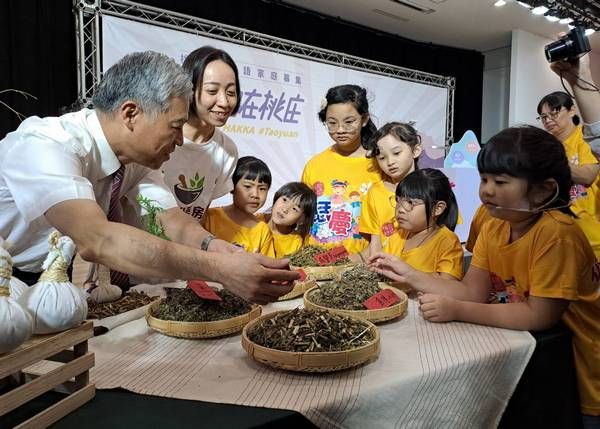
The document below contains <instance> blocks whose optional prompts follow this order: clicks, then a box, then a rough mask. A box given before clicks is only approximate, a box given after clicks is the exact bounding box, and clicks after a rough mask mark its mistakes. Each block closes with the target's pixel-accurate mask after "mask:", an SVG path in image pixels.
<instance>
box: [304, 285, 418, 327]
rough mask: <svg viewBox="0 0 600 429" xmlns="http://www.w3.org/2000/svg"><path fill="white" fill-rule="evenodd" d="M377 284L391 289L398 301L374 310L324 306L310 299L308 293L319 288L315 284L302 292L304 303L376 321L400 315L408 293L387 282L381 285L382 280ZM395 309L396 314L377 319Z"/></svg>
mask: <svg viewBox="0 0 600 429" xmlns="http://www.w3.org/2000/svg"><path fill="white" fill-rule="evenodd" d="M378 286H379V288H380V289H381V290H383V289H391V290H392V291H393V292H394V293H395V294H396V295H398V297H400V301H399V302H397V303H396V304H394V305H390V306H389V307H385V308H378V309H375V310H369V309H364V310H346V309H344V308H335V307H324V306H322V305H320V304H316V303H315V302H314V301H311V300H310V294H311V293H313V292H314V291H316V290H317V289H319V286H318V285H317V286H315V287H312V288H310V289H308V290H307V291H306V292H304V303H305V306H306V303H307V302H308V304H309V305H310V306H311V307H313V308H318V309H319V310H327V311H336V312H342V313H344V314H347V315H349V316H356V317H360V316H364V317H368V318H373V319H375V320H376V321H386V320H391V319H395V318H396V317H399V316H401V315H402V314H403V313H404V311H405V309H404V311H403V307H406V305H407V304H408V295H406V293H405V292H404V291H402V290H400V289H397V288H394V287H393V286H389V285H387V284H385V285H383V284H382V282H378ZM395 310H399V313H398V314H397V315H395V316H393V317H389V318H387V319H377V315H383V314H385V313H390V312H394V311H395Z"/></svg>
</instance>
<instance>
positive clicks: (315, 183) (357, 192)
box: [302, 147, 381, 253]
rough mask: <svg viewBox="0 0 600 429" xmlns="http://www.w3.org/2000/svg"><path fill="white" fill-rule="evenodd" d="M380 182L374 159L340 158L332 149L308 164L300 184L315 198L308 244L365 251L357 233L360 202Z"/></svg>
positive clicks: (364, 246) (349, 250)
mask: <svg viewBox="0 0 600 429" xmlns="http://www.w3.org/2000/svg"><path fill="white" fill-rule="evenodd" d="M380 180H381V174H380V173H379V170H378V169H377V167H376V165H375V163H374V161H373V159H368V158H365V157H356V158H353V157H347V156H342V155H340V154H338V153H337V152H335V150H334V149H332V148H331V147H330V148H328V149H326V150H325V151H323V152H321V153H320V154H318V155H316V156H315V157H313V158H312V159H311V160H310V161H308V163H307V164H306V166H305V167H304V172H303V174H302V182H304V183H306V184H307V185H308V186H309V187H311V188H312V189H313V191H314V192H315V194H316V195H317V210H316V213H315V217H314V222H313V226H312V229H311V235H310V244H318V245H322V246H325V247H334V246H339V245H343V246H344V247H345V248H346V249H347V250H348V252H350V253H356V252H359V251H361V250H363V249H364V248H366V247H367V245H368V242H367V241H366V240H364V239H363V238H362V236H361V235H360V232H359V230H358V225H359V221H360V216H361V208H362V203H363V200H364V198H365V195H366V194H367V191H368V190H369V188H370V187H371V185H372V184H373V183H376V182H379V181H380Z"/></svg>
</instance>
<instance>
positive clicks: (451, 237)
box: [381, 226, 464, 280]
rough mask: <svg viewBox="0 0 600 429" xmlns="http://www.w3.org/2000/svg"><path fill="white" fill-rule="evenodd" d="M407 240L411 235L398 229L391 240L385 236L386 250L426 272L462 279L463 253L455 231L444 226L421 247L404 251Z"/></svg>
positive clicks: (384, 244) (384, 246) (382, 241)
mask: <svg viewBox="0 0 600 429" xmlns="http://www.w3.org/2000/svg"><path fill="white" fill-rule="evenodd" d="M407 237H408V232H407V231H405V230H403V229H397V230H396V232H395V233H394V234H392V235H391V236H389V237H385V238H384V237H382V238H381V245H382V249H383V251H384V252H386V253H390V254H392V255H395V256H397V257H399V258H400V259H402V260H403V261H404V262H406V263H407V264H408V265H410V266H411V267H413V268H415V269H417V270H419V271H423V272H424V273H446V274H450V275H451V276H453V277H455V278H456V279H458V280H460V279H462V277H463V259H464V252H463V249H462V246H461V244H460V240H459V239H458V237H457V235H456V234H455V233H454V232H452V231H450V230H449V229H448V228H446V227H445V226H442V227H440V228H439V229H438V230H437V231H436V233H435V234H434V235H433V236H432V237H431V238H430V239H429V240H427V241H426V242H425V243H423V244H422V245H421V246H418V247H415V248H413V249H410V250H408V251H404V245H405V244H406V239H407Z"/></svg>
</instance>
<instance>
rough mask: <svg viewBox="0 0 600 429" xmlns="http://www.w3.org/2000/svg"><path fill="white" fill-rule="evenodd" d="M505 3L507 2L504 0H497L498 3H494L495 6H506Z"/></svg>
mask: <svg viewBox="0 0 600 429" xmlns="http://www.w3.org/2000/svg"><path fill="white" fill-rule="evenodd" d="M505 4H506V2H505V1H504V0H496V3H494V6H496V7H500V6H504V5H505Z"/></svg>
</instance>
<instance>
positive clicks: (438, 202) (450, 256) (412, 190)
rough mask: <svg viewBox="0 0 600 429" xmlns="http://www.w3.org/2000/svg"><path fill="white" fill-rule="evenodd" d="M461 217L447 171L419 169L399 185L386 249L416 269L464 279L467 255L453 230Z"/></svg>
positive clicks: (384, 241) (385, 239)
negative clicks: (464, 260) (393, 221)
mask: <svg viewBox="0 0 600 429" xmlns="http://www.w3.org/2000/svg"><path fill="white" fill-rule="evenodd" d="M457 219H458V206H457V204H456V197H455V196H454V192H452V186H451V185H450V181H449V180H448V178H447V177H446V176H445V175H444V173H442V172H441V171H440V170H436V169H433V168H424V169H422V170H415V171H414V172H412V173H410V174H409V175H407V176H406V177H405V178H404V180H402V182H400V183H399V184H398V186H397V187H396V192H395V223H394V226H393V232H392V233H391V234H388V235H384V236H382V237H381V246H382V250H383V252H386V253H387V254H389V255H394V256H395V257H397V258H399V259H401V260H402V261H404V262H405V263H406V264H408V265H409V266H410V267H412V269H414V270H418V271H420V272H423V273H429V274H431V273H433V275H434V276H436V277H440V278H443V279H450V280H460V279H461V278H462V276H463V256H464V255H463V250H462V246H461V244H460V240H459V239H458V237H457V236H456V234H455V233H454V232H453V231H454V227H455V226H456V221H457ZM384 274H385V273H384Z"/></svg>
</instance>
